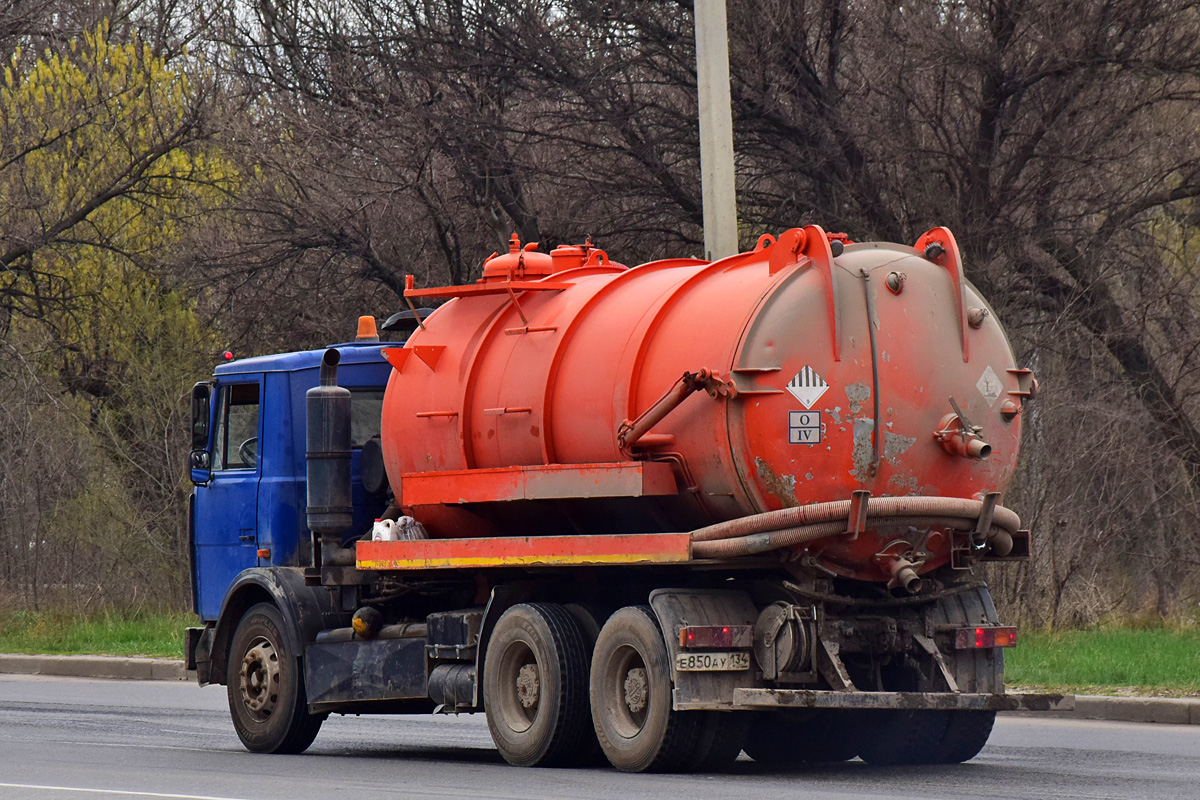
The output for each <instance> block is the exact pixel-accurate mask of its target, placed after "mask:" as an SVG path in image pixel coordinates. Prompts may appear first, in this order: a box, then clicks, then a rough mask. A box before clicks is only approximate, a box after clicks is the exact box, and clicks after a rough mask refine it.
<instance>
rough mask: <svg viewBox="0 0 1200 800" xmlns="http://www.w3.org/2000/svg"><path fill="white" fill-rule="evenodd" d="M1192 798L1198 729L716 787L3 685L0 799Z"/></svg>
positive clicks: (384, 722) (747, 772) (186, 707)
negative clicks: (280, 731)
mask: <svg viewBox="0 0 1200 800" xmlns="http://www.w3.org/2000/svg"><path fill="white" fill-rule="evenodd" d="M130 797H134V798H136V797H145V798H181V799H182V798H205V799H210V798H211V799H213V800H310V799H312V800H315V799H316V798H321V800H328V798H358V799H359V800H371V799H372V798H439V799H442V798H456V797H463V798H513V800H532V799H533V798H571V800H591V799H592V798H595V800H613V799H614V798H619V799H620V800H633V799H634V798H643V797H645V798H654V800H684V799H685V798H686V800H699V799H700V798H720V799H721V800H731V799H732V798H737V800H743V798H785V797H795V798H805V800H824V799H825V798H851V797H854V798H881V799H882V798H887V799H888V800H902V799H903V798H921V800H930V799H931V798H968V797H969V798H1038V800H1044V798H1055V800H1074V798H1153V799H1154V800H1167V799H1173V798H1193V799H1195V800H1200V726H1196V725H1192V726H1184V725H1151V724H1137V723H1118V722H1088V721H1074V720H1070V721H1069V720H1051V719H1039V718H1030V717H1019V718H1018V717H1007V718H1002V719H1001V720H1000V721H999V722H998V723H997V728H996V731H995V732H994V733H993V734H992V739H991V741H990V742H989V744H988V746H987V747H986V748H985V749H984V751H983V752H982V753H981V754H980V755H979V756H978V757H977V758H976V759H975V760H974V761H972V762H970V763H968V764H965V765H960V766H955V767H888V768H882V767H871V766H868V765H866V764H863V763H861V762H857V761H854V762H850V763H848V764H840V765H835V766H820V767H808V768H803V769H797V770H793V771H783V770H778V769H766V768H763V767H762V766H760V765H757V764H755V763H753V762H751V761H748V760H744V759H743V760H741V761H739V762H738V763H737V764H736V765H734V769H733V770H732V771H731V772H729V773H726V774H722V775H623V774H620V773H618V772H616V771H614V770H611V769H602V770H601V769H597V770H530V769H516V768H513V767H509V766H508V765H507V764H505V763H504V762H503V761H502V760H501V759H500V757H499V755H498V754H497V753H496V751H495V749H493V747H492V744H491V739H490V737H489V736H488V731H487V725H486V723H485V722H484V720H483V718H482V717H481V716H475V717H468V716H463V717H459V718H454V717H445V718H430V717H390V718H389V717H362V718H356V717H346V718H343V717H332V718H330V719H329V720H328V721H327V722H326V724H325V726H324V727H323V728H322V730H321V734H320V736H318V737H317V741H316V743H315V744H314V745H313V747H312V748H310V749H309V751H308V752H307V753H305V754H304V755H300V756H259V755H253V754H251V753H248V752H246V751H245V750H243V749H242V747H241V745H240V743H239V742H238V740H237V737H236V736H235V735H234V733H233V729H232V727H231V725H230V723H229V720H228V717H227V711H226V708H225V694H224V690H223V689H222V688H220V687H208V688H206V689H200V688H198V687H196V686H195V685H192V684H187V683H176V682H159V681H129V682H126V681H108V680H86V679H76V678H48V677H34V676H15V675H14V676H0V798H20V799H21V800H54V799H55V798H81V800H82V799H83V798H87V799H88V800H93V799H95V798H106V799H107V798H113V799H114V800H115V798H130Z"/></svg>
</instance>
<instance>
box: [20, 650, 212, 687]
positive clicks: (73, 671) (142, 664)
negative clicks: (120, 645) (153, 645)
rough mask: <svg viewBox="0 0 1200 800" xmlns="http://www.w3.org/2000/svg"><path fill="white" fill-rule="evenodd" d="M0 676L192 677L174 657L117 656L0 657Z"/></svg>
mask: <svg viewBox="0 0 1200 800" xmlns="http://www.w3.org/2000/svg"><path fill="white" fill-rule="evenodd" d="M0 673H7V674H10V675H61V676H67V677H72V678H120V679H122V680H149V681H182V680H187V679H188V678H189V677H193V678H194V677H195V673H191V674H190V675H189V673H188V671H187V670H185V669H184V668H183V661H181V660H177V659H174V658H136V657H135V658H122V657H119V656H21V655H5V654H0Z"/></svg>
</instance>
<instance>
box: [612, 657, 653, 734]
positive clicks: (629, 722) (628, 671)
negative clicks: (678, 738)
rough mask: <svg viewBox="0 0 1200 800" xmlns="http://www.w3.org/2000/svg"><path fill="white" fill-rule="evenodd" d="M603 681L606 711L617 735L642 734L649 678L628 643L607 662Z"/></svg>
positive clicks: (641, 661)
mask: <svg viewBox="0 0 1200 800" xmlns="http://www.w3.org/2000/svg"><path fill="white" fill-rule="evenodd" d="M605 683H606V684H607V685H608V687H609V698H608V703H607V706H608V710H609V712H610V714H609V715H610V718H611V720H612V723H613V728H614V730H615V731H616V733H617V735H618V736H622V737H624V738H626V739H632V738H633V737H635V736H637V735H638V734H639V733H641V731H642V728H644V727H645V725H646V718H647V716H649V710H650V703H651V701H652V700H653V697H651V694H650V678H649V673H648V671H647V669H646V661H645V659H643V658H642V654H641V653H639V652H638V651H637V650H636V649H635V648H633V647H630V646H629V645H623V646H621V647H619V648H617V651H616V652H615V653H613V657H612V659H611V660H610V661H609V665H608V670H607V674H606V675H605Z"/></svg>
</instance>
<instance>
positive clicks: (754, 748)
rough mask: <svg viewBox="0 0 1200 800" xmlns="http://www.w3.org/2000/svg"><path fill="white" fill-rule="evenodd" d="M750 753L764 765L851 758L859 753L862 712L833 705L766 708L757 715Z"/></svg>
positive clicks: (750, 735)
mask: <svg viewBox="0 0 1200 800" xmlns="http://www.w3.org/2000/svg"><path fill="white" fill-rule="evenodd" d="M754 716H755V717H756V719H755V720H754V721H753V722H752V723H751V726H750V731H749V733H748V734H747V735H746V742H745V750H746V755H748V756H750V757H751V758H753V759H754V760H755V761H758V762H759V763H762V764H774V765H778V766H790V765H794V764H809V763H830V762H839V761H849V760H850V759H852V758H854V757H855V756H856V755H858V747H859V727H860V725H861V724H862V722H863V721H864V720H863V719H862V715H861V714H860V713H856V712H854V711H842V710H838V709H832V708H814V709H797V710H795V711H764V712H760V713H758V714H755V715H754Z"/></svg>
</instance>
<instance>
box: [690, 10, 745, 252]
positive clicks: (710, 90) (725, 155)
mask: <svg viewBox="0 0 1200 800" xmlns="http://www.w3.org/2000/svg"><path fill="white" fill-rule="evenodd" d="M725 2H726V0H695V10H696V12H695V13H696V84H697V87H698V90H699V100H700V193H701V199H702V202H703V206H704V252H705V257H706V258H709V259H718V258H724V257H726V256H731V255H734V254H735V253H737V252H738V224H737V190H736V187H735V185H734V171H733V110H732V107H731V106H732V100H731V99H730V96H729V26H728V22H727V21H726V16H725Z"/></svg>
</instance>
